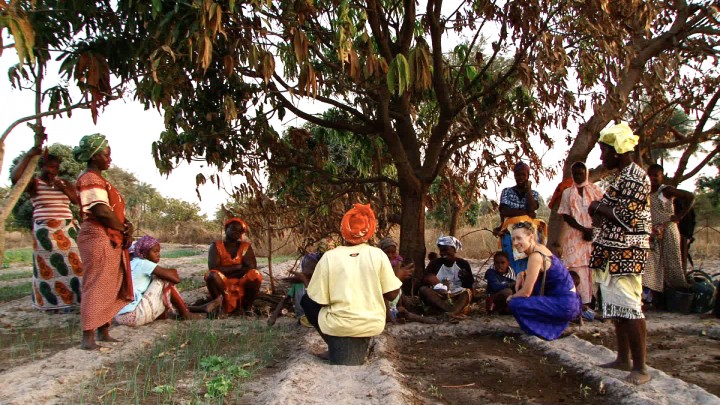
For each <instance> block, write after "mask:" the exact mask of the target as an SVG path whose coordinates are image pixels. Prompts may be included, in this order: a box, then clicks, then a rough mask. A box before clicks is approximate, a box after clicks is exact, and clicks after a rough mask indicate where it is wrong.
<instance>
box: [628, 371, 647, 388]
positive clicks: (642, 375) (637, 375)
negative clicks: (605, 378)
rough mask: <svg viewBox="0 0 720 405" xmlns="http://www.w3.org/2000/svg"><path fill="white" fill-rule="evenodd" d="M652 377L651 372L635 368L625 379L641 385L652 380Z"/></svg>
mask: <svg viewBox="0 0 720 405" xmlns="http://www.w3.org/2000/svg"><path fill="white" fill-rule="evenodd" d="M650 378H651V377H650V374H648V372H647V371H638V370H633V371H631V372H630V374H628V375H627V377H625V381H627V382H628V383H630V384H635V385H641V384H645V383H646V382H648V381H650Z"/></svg>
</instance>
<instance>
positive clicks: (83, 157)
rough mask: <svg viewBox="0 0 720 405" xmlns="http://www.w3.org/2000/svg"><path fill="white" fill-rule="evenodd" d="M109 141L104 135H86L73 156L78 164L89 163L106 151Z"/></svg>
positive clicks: (74, 150)
mask: <svg viewBox="0 0 720 405" xmlns="http://www.w3.org/2000/svg"><path fill="white" fill-rule="evenodd" d="M107 147H108V141H107V139H105V135H103V134H92V135H85V136H83V137H82V139H80V144H79V145H78V146H76V147H75V148H74V149H73V156H74V157H75V160H77V161H78V162H89V161H90V159H92V157H93V156H95V154H96V153H98V152H100V151H102V150H105V148H107Z"/></svg>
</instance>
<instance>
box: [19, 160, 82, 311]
mask: <svg viewBox="0 0 720 405" xmlns="http://www.w3.org/2000/svg"><path fill="white" fill-rule="evenodd" d="M40 154H41V150H40V147H33V148H32V149H30V150H29V151H28V152H27V153H26V154H25V155H24V156H23V157H22V159H21V160H20V163H18V165H17V166H16V167H15V169H14V170H13V172H12V176H11V177H12V178H11V180H12V183H13V184H15V183H17V181H18V180H19V179H20V176H22V173H23V172H24V171H25V169H26V168H27V165H28V162H29V161H30V158H32V157H33V156H37V155H40ZM39 166H40V176H38V177H35V178H34V179H33V180H32V181H31V182H30V184H28V186H27V188H26V189H25V191H26V192H27V193H28V194H30V202H31V203H32V206H33V219H32V224H33V238H34V241H33V263H34V264H35V265H34V266H33V276H32V285H33V294H32V301H33V307H35V308H37V309H43V310H55V311H57V310H69V309H70V308H72V307H74V306H76V305H77V304H79V303H80V298H81V294H80V285H81V284H82V264H81V262H80V255H79V254H78V247H77V244H76V243H75V240H76V239H77V228H78V225H77V221H75V220H74V219H73V215H72V212H71V211H70V204H71V203H72V204H77V203H78V197H77V193H76V192H75V187H73V186H72V184H69V183H68V182H67V181H65V180H63V179H60V178H58V177H57V176H58V172H59V170H60V158H59V157H58V156H55V155H50V154H48V153H47V150H46V151H45V154H44V155H43V156H41V157H40V162H39Z"/></svg>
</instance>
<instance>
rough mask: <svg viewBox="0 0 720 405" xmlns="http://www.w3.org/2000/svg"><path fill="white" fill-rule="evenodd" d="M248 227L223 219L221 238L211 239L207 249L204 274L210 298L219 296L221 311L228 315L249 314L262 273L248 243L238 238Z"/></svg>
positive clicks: (239, 222) (236, 219) (236, 221)
mask: <svg viewBox="0 0 720 405" xmlns="http://www.w3.org/2000/svg"><path fill="white" fill-rule="evenodd" d="M247 231H248V226H247V224H246V223H245V221H243V220H242V219H240V218H230V219H228V220H227V221H225V239H223V240H218V241H215V243H213V244H212V245H210V250H209V251H208V269H209V270H210V271H209V272H208V274H207V275H206V276H205V283H206V284H207V289H208V292H209V293H210V298H211V299H213V300H214V299H216V298H217V297H221V296H222V297H223V311H225V313H227V314H231V315H243V314H244V315H251V314H252V312H251V310H252V304H253V301H255V297H257V294H258V292H259V291H260V285H261V284H262V275H261V274H260V272H259V271H257V270H256V268H257V261H256V260H255V252H253V249H252V246H251V245H250V242H247V241H244V240H242V236H243V234H245V233H246V232H247Z"/></svg>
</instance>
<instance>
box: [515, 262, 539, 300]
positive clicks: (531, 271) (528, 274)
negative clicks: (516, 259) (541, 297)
mask: <svg viewBox="0 0 720 405" xmlns="http://www.w3.org/2000/svg"><path fill="white" fill-rule="evenodd" d="M542 265H543V257H542V255H540V254H531V255H530V257H528V267H527V270H525V271H524V272H523V274H524V275H525V277H523V280H522V287H520V289H519V290H518V291H517V292H516V293H515V294H513V295H512V297H529V296H531V295H532V292H533V288H535V283H536V282H537V279H538V276H539V275H540V268H541V267H542Z"/></svg>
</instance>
